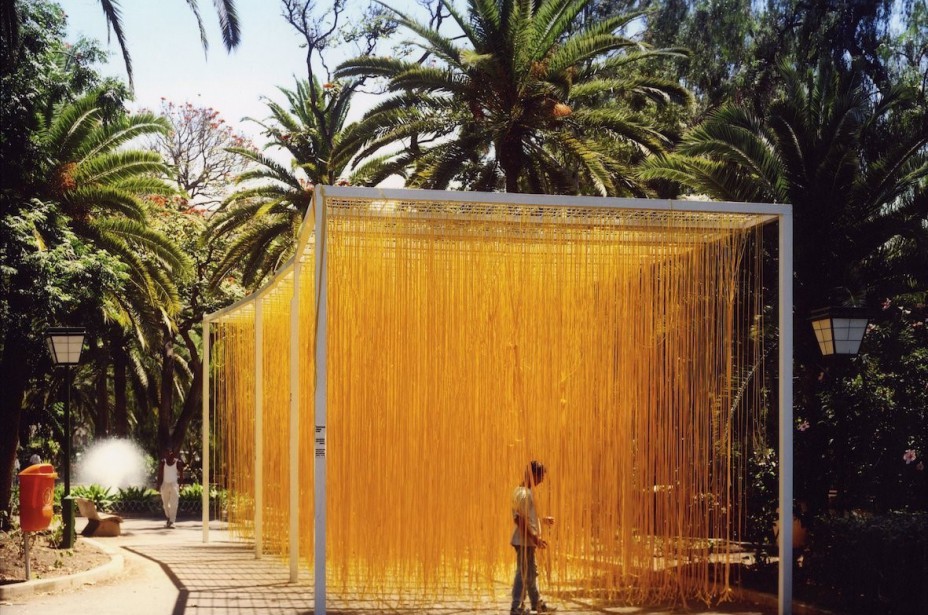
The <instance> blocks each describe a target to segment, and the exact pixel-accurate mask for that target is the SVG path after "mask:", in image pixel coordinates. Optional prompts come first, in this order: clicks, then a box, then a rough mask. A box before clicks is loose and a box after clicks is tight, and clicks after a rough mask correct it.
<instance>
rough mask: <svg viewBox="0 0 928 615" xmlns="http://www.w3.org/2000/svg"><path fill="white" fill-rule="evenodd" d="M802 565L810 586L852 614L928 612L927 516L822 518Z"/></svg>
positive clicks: (899, 515) (903, 614) (891, 515)
mask: <svg viewBox="0 0 928 615" xmlns="http://www.w3.org/2000/svg"><path fill="white" fill-rule="evenodd" d="M810 538H811V542H810V545H809V552H808V553H807V555H806V558H805V562H804V565H803V573H804V576H806V579H807V582H808V583H810V584H814V585H817V586H819V587H822V588H825V589H828V590H830V591H831V592H833V594H834V595H835V596H837V597H838V598H839V600H840V601H841V606H842V607H843V608H844V609H846V610H847V611H848V612H853V613H884V614H886V615H909V614H912V615H914V614H915V613H919V614H921V613H928V583H926V582H925V579H928V513H923V512H894V513H889V514H886V515H880V516H863V515H858V514H851V515H849V516H847V517H820V518H818V519H816V520H815V524H814V525H813V527H812V531H811V532H810Z"/></svg>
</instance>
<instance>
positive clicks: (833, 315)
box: [809, 307, 869, 357]
mask: <svg viewBox="0 0 928 615" xmlns="http://www.w3.org/2000/svg"><path fill="white" fill-rule="evenodd" d="M809 320H810V321H811V322H812V329H813V330H814V331H815V339H816V340H817V341H818V347H819V350H821V351H822V356H826V357H827V356H829V355H844V356H854V355H856V354H857V353H858V352H859V351H860V343H861V342H862V341H863V339H864V333H866V332H867V323H868V322H869V318H868V317H867V310H866V309H865V308H859V307H826V308H821V309H818V310H815V311H814V312H812V315H811V317H810V318H809Z"/></svg>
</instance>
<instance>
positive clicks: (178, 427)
mask: <svg viewBox="0 0 928 615" xmlns="http://www.w3.org/2000/svg"><path fill="white" fill-rule="evenodd" d="M191 367H193V368H194V369H193V380H192V381H191V382H190V389H189V390H188V391H187V396H186V397H185V398H184V407H183V408H182V409H181V412H180V416H178V417H177V422H176V423H175V424H174V433H173V434H172V435H171V448H172V449H173V450H174V451H175V452H177V451H179V450H180V449H181V447H182V446H183V444H184V439H185V438H186V437H187V428H188V427H190V421H191V419H193V417H194V416H196V414H197V411H199V410H200V409H201V406H200V402H201V400H202V399H203V370H202V369H200V362H199V361H191Z"/></svg>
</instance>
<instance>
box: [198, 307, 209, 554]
mask: <svg viewBox="0 0 928 615" xmlns="http://www.w3.org/2000/svg"><path fill="white" fill-rule="evenodd" d="M209 353H210V347H209V321H208V320H207V319H206V318H204V319H203V365H202V369H203V395H202V397H203V425H202V432H203V468H202V470H203V476H202V477H201V479H200V482H201V484H202V487H203V495H202V496H201V498H202V499H201V500H200V506H201V508H202V510H201V516H202V519H203V542H205V543H206V542H209V375H210V373H209V364H210V356H209Z"/></svg>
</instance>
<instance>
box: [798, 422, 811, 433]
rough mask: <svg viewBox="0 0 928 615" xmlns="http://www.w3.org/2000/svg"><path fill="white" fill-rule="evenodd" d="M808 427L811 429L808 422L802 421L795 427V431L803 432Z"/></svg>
mask: <svg viewBox="0 0 928 615" xmlns="http://www.w3.org/2000/svg"><path fill="white" fill-rule="evenodd" d="M809 427H811V425H809V421H803V422H801V423H799V425H797V426H796V429H798V430H799V431H805V430H807V429H808V428H809Z"/></svg>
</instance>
